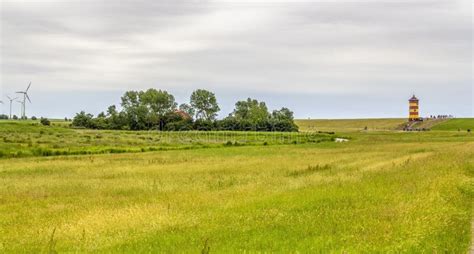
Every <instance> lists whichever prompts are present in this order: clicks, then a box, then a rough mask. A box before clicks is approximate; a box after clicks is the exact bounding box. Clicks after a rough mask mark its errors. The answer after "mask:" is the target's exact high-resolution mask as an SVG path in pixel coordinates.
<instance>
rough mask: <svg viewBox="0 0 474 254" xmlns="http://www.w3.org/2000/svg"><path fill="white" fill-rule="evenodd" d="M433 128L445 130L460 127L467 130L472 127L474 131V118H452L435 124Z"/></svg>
mask: <svg viewBox="0 0 474 254" xmlns="http://www.w3.org/2000/svg"><path fill="white" fill-rule="evenodd" d="M432 129H433V130H443V131H457V130H458V129H461V130H462V131H466V130H467V129H471V131H474V118H456V119H450V120H448V121H446V122H443V123H440V124H438V125H436V126H434V127H433V128H432Z"/></svg>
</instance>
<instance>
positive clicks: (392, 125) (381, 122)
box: [296, 118, 407, 131]
mask: <svg viewBox="0 0 474 254" xmlns="http://www.w3.org/2000/svg"><path fill="white" fill-rule="evenodd" d="M406 121H407V120H406V119H404V118H387V119H320V120H296V124H297V125H298V126H299V127H300V131H358V130H363V129H364V128H365V127H367V128H368V129H369V130H395V129H397V128H398V127H399V126H400V125H402V124H403V123H406Z"/></svg>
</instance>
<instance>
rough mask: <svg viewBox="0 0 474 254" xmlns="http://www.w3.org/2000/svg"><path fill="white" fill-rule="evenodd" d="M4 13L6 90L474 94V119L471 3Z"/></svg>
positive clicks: (88, 4)
mask: <svg viewBox="0 0 474 254" xmlns="http://www.w3.org/2000/svg"><path fill="white" fill-rule="evenodd" d="M0 13H1V17H0V20H1V28H2V30H1V31H2V37H1V38H2V39H1V41H0V42H1V46H0V48H1V71H0V74H1V77H0V80H1V84H2V85H1V90H2V91H1V92H2V93H11V91H13V90H15V89H19V88H21V87H22V86H24V84H25V83H27V82H28V81H30V80H32V81H33V82H34V84H35V86H36V89H40V90H41V91H42V92H45V93H48V92H51V93H57V94H61V95H62V96H72V95H68V92H69V91H81V93H83V94H87V93H88V92H95V93H106V92H107V91H113V92H114V93H121V92H123V91H124V90H127V89H145V88H149V87H156V88H162V89H168V90H170V91H174V92H175V93H178V92H179V93H181V92H183V91H186V93H188V94H189V93H190V92H191V91H192V90H193V89H196V88H200V87H204V88H209V89H213V90H214V91H216V92H217V93H218V94H219V93H220V94H226V93H227V92H228V91H235V94H239V95H243V96H245V95H246V94H248V95H249V96H250V95H262V94H264V95H265V97H266V98H275V99H276V100H277V99H280V98H281V97H280V95H282V94H286V95H288V96H290V97H292V98H294V99H295V100H299V99H301V98H302V97H301V96H303V95H312V96H329V97H331V96H334V97H333V98H340V97H341V96H342V97H344V98H346V97H347V96H349V97H350V95H353V97H354V98H357V99H354V102H355V101H358V100H362V98H364V96H378V97H381V98H388V97H390V96H393V95H394V94H398V95H400V96H402V95H405V96H406V95H407V94H409V93H411V92H413V91H415V92H418V93H421V94H423V95H425V96H427V97H431V98H438V97H439V96H440V95H452V97H454V95H455V94H456V93H459V92H460V91H462V92H463V93H464V95H463V96H461V97H458V98H457V99H448V100H452V101H453V102H454V101H456V106H454V107H455V108H453V109H452V111H455V112H447V113H457V114H460V115H472V111H473V109H472V101H473V98H472V97H473V95H472V4H471V3H470V1H464V0H462V1H430V0H417V1H371V0H364V1H358V0H353V1H310V0H307V1H305V0H303V1H298V2H293V1H284V0H271V1H265V0H261V1H258V2H255V1H249V0H246V1H239V2H236V1H227V0H215V1H191V0H187V1H151V0H150V1H145V0H139V1H110V0H104V1H76V0H70V1H9V0H7V1H2V3H1V11H0ZM466 93H467V94H470V96H466V95H465V94H466ZM302 94H303V95H302ZM272 95H273V97H272ZM459 98H462V100H463V101H461V103H459V102H458V101H459ZM236 99H239V98H234V101H235V100H236ZM229 100H230V98H229ZM224 103H227V104H230V105H232V104H233V101H224ZM341 103H342V102H341ZM360 103H370V102H365V101H361V102H360ZM432 103H433V105H434V103H438V102H436V101H434V100H433V101H432ZM342 104H344V103H342ZM79 106H80V105H70V106H68V107H69V110H70V111H74V110H76V109H77V108H78V107H79ZM298 107H302V106H301V105H299V106H298ZM341 107H343V106H341ZM433 108H435V109H436V107H435V105H434V106H433ZM94 110H96V111H97V110H100V109H94ZM294 110H295V111H296V114H297V115H308V114H310V113H311V112H308V109H306V108H295V109H294ZM334 110H337V107H336V108H335V109H334ZM403 110H404V108H402V109H400V110H398V111H393V113H392V114H394V115H395V114H399V113H400V112H404V111H403ZM299 112H302V113H300V114H299ZM391 112H392V111H391ZM315 114H316V113H315Z"/></svg>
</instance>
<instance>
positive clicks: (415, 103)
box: [408, 95, 420, 121]
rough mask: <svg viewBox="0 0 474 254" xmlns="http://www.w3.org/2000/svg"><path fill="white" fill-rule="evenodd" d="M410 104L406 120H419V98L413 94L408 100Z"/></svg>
mask: <svg viewBox="0 0 474 254" xmlns="http://www.w3.org/2000/svg"><path fill="white" fill-rule="evenodd" d="M408 102H409V104H410V114H409V116H408V121H418V120H420V111H419V100H418V98H416V97H415V95H413V97H411V98H410V100H408Z"/></svg>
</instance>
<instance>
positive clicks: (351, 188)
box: [0, 119, 474, 253]
mask: <svg viewBox="0 0 474 254" xmlns="http://www.w3.org/2000/svg"><path fill="white" fill-rule="evenodd" d="M454 120H459V121H461V123H459V122H457V123H456V122H455V123H451V121H454ZM465 122H468V123H466V125H464V124H465ZM469 122H472V119H470V120H468V121H463V120H462V119H453V120H449V121H446V122H443V123H440V126H439V128H440V130H435V129H436V128H433V130H432V131H428V132H401V131H396V129H397V126H399V125H400V124H403V119H378V120H367V119H366V120H338V121H336V120H320V121H319V120H309V121H308V120H301V121H297V123H298V124H299V125H300V130H301V131H302V132H301V133H299V134H296V133H292V134H291V133H290V134H288V133H246V132H239V133H238V132H227V133H226V132H189V133H160V132H148V131H146V132H145V131H144V132H131V131H128V132H127V131H98V130H96V131H93V130H85V129H71V128H68V127H67V125H66V124H58V125H53V126H49V127H47V126H40V125H37V124H36V123H34V122H25V123H20V122H0V149H1V150H0V151H1V152H2V157H1V158H0V218H1V219H0V252H1V253H56V252H58V253H63V252H68V253H70V252H73V253H77V252H94V253H199V252H201V253H229V252H230V253H235V252H237V253H441V252H442V253H466V252H467V251H468V249H469V247H470V239H471V220H472V204H473V198H474V181H473V176H474V135H473V134H472V133H468V132H467V131H457V129H458V128H462V129H464V128H466V127H457V128H456V127H452V126H450V125H448V124H451V125H453V126H454V125H460V124H463V126H467V125H469ZM441 124H444V125H441ZM446 125H448V126H449V127H443V126H446ZM365 126H367V127H368V128H367V130H364V129H365ZM317 131H322V132H330V131H335V134H331V133H318V132H317ZM313 132H315V133H313ZM166 135H168V136H166ZM337 137H346V138H348V139H349V142H344V143H336V142H334V141H333V140H334V139H335V138H337ZM113 149H116V150H113ZM41 151H47V152H41ZM81 151H83V152H81Z"/></svg>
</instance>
